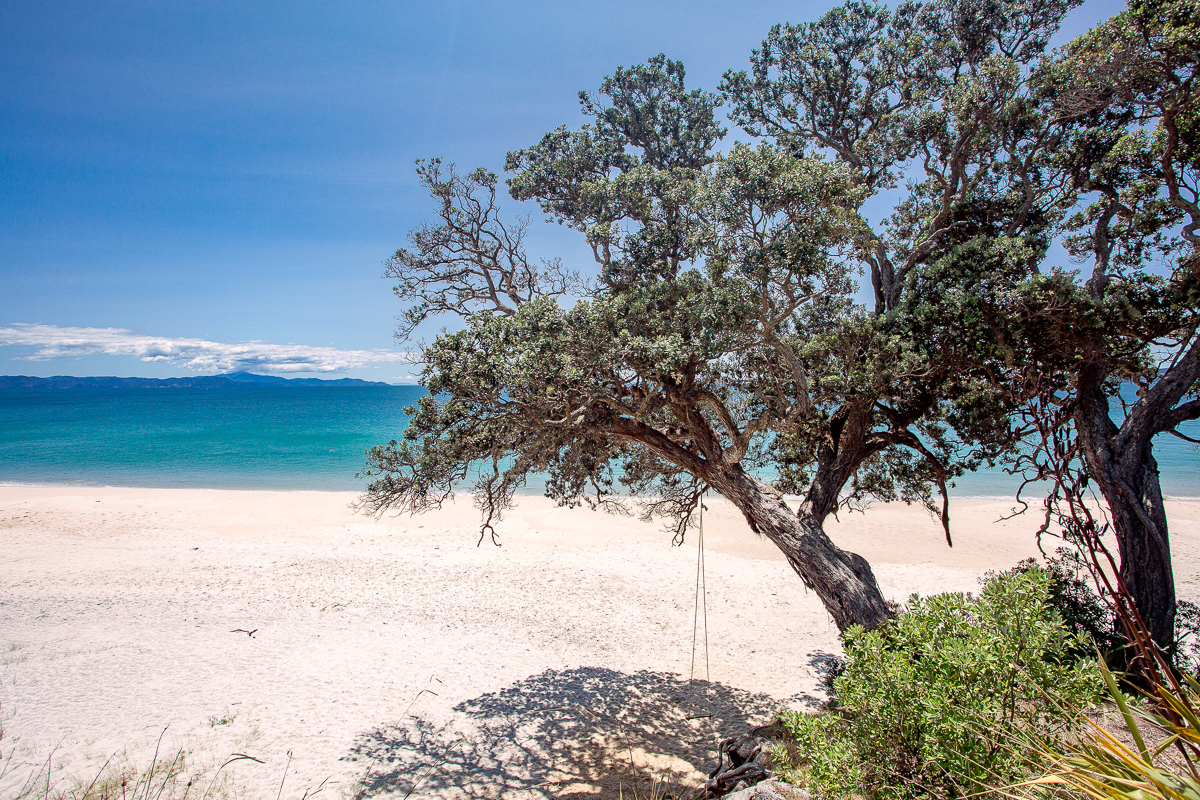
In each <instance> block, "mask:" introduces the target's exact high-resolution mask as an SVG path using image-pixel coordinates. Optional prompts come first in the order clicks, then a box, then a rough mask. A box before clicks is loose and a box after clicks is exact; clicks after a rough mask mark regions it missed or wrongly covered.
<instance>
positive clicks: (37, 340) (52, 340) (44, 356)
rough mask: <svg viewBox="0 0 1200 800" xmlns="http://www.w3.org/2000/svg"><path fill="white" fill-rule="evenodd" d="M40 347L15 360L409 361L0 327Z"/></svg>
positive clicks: (214, 365)
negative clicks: (89, 357)
mask: <svg viewBox="0 0 1200 800" xmlns="http://www.w3.org/2000/svg"><path fill="white" fill-rule="evenodd" d="M5 345H18V346H25V347H36V348H38V349H37V350H35V351H34V352H33V353H31V354H29V355H25V356H20V357H19V358H21V359H23V360H28V361H49V360H51V359H56V358H74V357H78V356H87V355H98V354H102V355H110V356H136V357H138V358H140V359H141V360H142V361H169V362H171V363H174V364H178V365H179V366H181V367H183V368H184V369H188V370H193V371H196V372H274V373H281V372H282V373H289V372H340V371H343V370H347V369H352V368H355V367H364V366H367V365H370V364H379V363H383V362H396V361H400V362H407V361H409V356H408V354H406V353H397V352H394V351H391V350H340V349H338V348H336V347H312V346H310V345H304V344H270V343H267V342H234V343H225V342H210V341H208V340H206V339H173V338H169V337H166V336H143V335H141V334H137V333H134V332H133V331H129V330H125V329H123V328H61V327H59V326H57V325H41V324H31V323H24V322H17V323H13V324H12V325H9V326H8V327H0V346H5Z"/></svg>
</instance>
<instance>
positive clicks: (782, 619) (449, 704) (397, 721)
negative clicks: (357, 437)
mask: <svg viewBox="0 0 1200 800" xmlns="http://www.w3.org/2000/svg"><path fill="white" fill-rule="evenodd" d="M353 499H354V496H353V495H352V494H339V493H318V492H311V493H310V492H235V491H198V490H153V489H91V488H89V489H80V488H30V487H0V554H2V555H0V722H2V725H3V729H4V738H3V739H2V740H0V763H4V762H7V763H8V765H9V773H8V774H7V775H6V776H4V777H3V778H0V797H9V796H12V795H13V794H14V793H15V791H16V786H17V784H18V783H19V782H20V780H22V779H24V777H25V776H26V775H28V774H29V771H30V770H31V769H36V768H37V767H36V766H33V764H34V762H35V761H38V762H39V763H41V764H43V765H44V763H45V762H46V759H47V757H48V756H49V757H50V760H51V765H52V768H53V780H54V781H55V782H56V783H60V785H68V779H69V776H72V775H76V776H84V775H87V776H90V775H92V774H94V773H95V772H96V770H98V769H99V768H100V765H102V764H103V763H104V762H105V760H106V759H108V758H109V757H110V756H112V755H113V754H114V753H117V754H118V756H117V758H118V760H120V759H121V758H125V759H128V760H129V761H131V762H133V763H135V764H139V765H142V766H144V765H146V764H148V763H149V762H150V758H151V755H152V753H153V751H154V747H155V743H156V741H157V740H158V738H159V735H160V734H161V733H162V731H163V729H164V728H166V734H165V735H164V736H163V738H162V752H161V754H160V757H161V755H167V756H168V757H171V756H173V755H174V753H175V752H176V751H177V750H178V749H180V748H183V749H185V750H186V751H187V752H188V758H189V759H190V763H192V764H195V765H203V764H210V765H213V764H217V765H219V764H220V763H221V762H222V761H223V760H225V759H226V758H228V757H229V756H230V755H231V754H233V753H244V754H246V755H250V756H253V757H254V758H256V759H259V760H261V761H262V762H263V763H256V762H253V761H249V760H242V761H238V762H236V763H234V764H231V765H230V766H229V767H228V768H227V769H226V774H228V775H229V776H231V777H232V778H233V779H234V780H235V781H236V782H237V783H238V784H239V785H241V786H243V787H244V788H246V789H247V790H248V792H249V793H250V794H251V795H253V796H259V797H275V796H276V795H277V793H278V794H279V795H280V796H282V797H285V798H297V799H298V798H301V797H302V796H304V794H305V793H306V792H308V793H309V795H310V796H311V793H312V792H313V791H314V790H316V789H318V788H320V787H322V786H323V788H322V791H321V794H320V795H319V796H320V797H337V796H343V795H352V794H354V793H355V792H358V791H360V790H365V793H366V794H367V795H370V796H376V795H383V796H388V795H390V794H394V795H395V796H397V797H402V796H404V794H405V793H406V792H407V791H408V790H409V789H410V788H411V787H412V785H413V782H417V781H419V782H420V785H419V786H418V789H417V791H416V792H415V793H414V796H417V797H430V796H443V797H462V796H471V797H475V796H479V797H492V796H505V797H569V796H579V797H587V796H591V797H594V796H598V795H603V796H613V795H615V789H616V787H617V785H618V784H619V782H620V781H622V780H625V781H628V780H630V778H629V775H628V771H629V769H630V764H631V762H632V764H633V767H634V768H635V769H636V770H638V771H642V772H645V771H646V770H659V769H665V768H669V769H673V770H675V771H676V772H678V773H680V774H683V775H685V776H690V777H691V778H692V779H694V780H698V779H699V778H700V777H701V776H700V770H707V769H709V768H710V767H711V766H712V760H711V759H712V755H713V752H714V750H713V745H714V744H715V742H716V740H717V739H719V738H722V737H724V736H728V735H731V734H734V733H738V732H740V731H742V730H744V728H745V727H746V726H747V724H750V723H758V722H761V721H765V720H766V719H768V718H769V716H770V715H771V713H772V712H773V711H774V710H775V709H777V708H779V707H780V706H782V705H784V704H793V705H799V704H803V703H804V702H806V701H808V700H810V699H811V698H814V697H818V696H819V695H820V691H819V688H818V684H819V674H820V667H821V665H822V664H823V663H824V662H825V661H826V660H827V659H828V658H829V656H830V654H833V653H837V652H838V650H839V645H838V641H837V636H836V634H837V631H836V628H835V627H834V626H833V625H832V624H831V623H830V621H829V618H828V616H827V615H826V614H825V612H824V610H823V609H822V607H821V605H820V603H819V602H818V601H817V599H816V597H815V596H814V595H813V594H811V593H808V592H806V591H805V590H804V588H803V586H802V585H801V583H800V581H799V579H798V578H797V577H796V576H795V575H794V574H793V573H791V572H790V570H789V569H788V567H787V565H786V564H785V563H784V562H783V561H782V558H781V557H780V556H779V554H778V552H777V551H775V549H774V548H773V546H771V545H770V544H769V543H768V542H766V541H763V540H759V539H757V538H756V537H755V536H754V535H753V534H752V533H750V532H749V530H748V529H747V528H746V526H745V524H744V522H742V520H741V519H740V517H739V516H738V515H737V514H736V512H734V511H733V510H732V508H731V507H729V506H728V505H726V504H725V503H724V502H723V501H720V500H717V501H710V509H711V510H710V512H709V513H708V515H707V518H706V532H705V538H706V545H707V551H706V552H707V557H706V578H707V613H708V665H709V666H708V674H709V676H710V677H711V682H706V681H703V680H699V681H695V682H692V683H690V684H689V681H688V677H689V669H690V662H691V658H692V629H693V610H694V606H693V597H694V589H695V580H696V555H697V553H696V547H695V541H696V540H695V538H694V534H692V537H691V538H690V539H689V542H688V544H687V545H686V546H684V547H683V548H673V547H671V546H670V537H669V536H668V535H666V534H663V533H662V532H661V531H659V530H658V529H657V527H656V526H654V525H648V524H643V523H641V522H639V521H637V520H635V519H631V518H623V517H616V516H611V515H607V514H603V513H595V512H591V511H588V510H586V509H573V510H572V509H558V508H555V507H553V505H552V504H551V503H550V502H549V501H546V500H543V499H540V498H529V499H526V500H523V501H522V502H521V505H520V507H519V508H518V509H517V510H516V511H515V512H513V513H512V514H510V515H509V516H508V517H507V518H506V519H505V521H504V522H503V523H502V524H501V525H500V526H499V527H498V530H499V532H500V535H501V538H502V542H503V546H502V547H499V548H497V547H493V546H492V545H491V544H490V543H487V542H485V543H484V544H483V546H481V547H476V541H477V539H478V533H477V520H478V516H477V512H476V511H475V510H474V509H473V508H472V507H471V506H470V504H469V503H467V502H460V503H459V505H458V506H457V507H454V508H448V509H446V510H444V511H442V512H438V513H431V514H428V515H425V516H422V517H407V516H403V517H398V518H385V519H383V520H380V521H376V520H372V519H369V518H364V517H361V516H356V515H355V514H354V513H353V512H352V511H351V510H350V509H349V508H348V504H349V503H350V502H351V501H352V500H353ZM1008 505H1009V504H1005V503H991V502H959V503H956V504H954V506H953V507H952V513H953V515H954V530H955V547H954V548H953V549H950V548H947V547H946V544H945V542H944V540H943V538H942V534H941V530H940V526H939V525H938V524H937V523H936V522H934V521H933V520H932V519H930V518H929V516H928V515H927V514H925V512H924V511H922V510H920V509H917V508H909V507H905V506H881V507H877V508H875V509H872V510H870V511H868V512H867V513H866V514H852V515H849V516H847V515H843V517H842V520H841V521H840V522H831V524H830V526H829V530H830V533H831V535H832V536H834V538H835V539H836V540H837V541H838V543H839V544H840V545H841V546H843V547H846V548H848V549H851V550H855V551H856V552H859V553H861V554H862V555H864V556H866V557H867V558H868V559H869V560H870V561H871V562H872V564H873V566H874V568H875V570H876V574H877V576H878V578H879V581H880V584H881V587H882V588H883V590H884V593H885V594H886V595H887V596H889V597H890V598H894V599H896V600H903V599H905V598H906V597H907V595H909V594H910V593H912V592H920V593H931V592H936V591H944V590H966V591H969V590H973V589H975V588H977V586H978V578H979V576H980V574H981V573H982V572H984V571H985V570H988V569H1003V568H1007V567H1010V566H1012V565H1013V564H1014V563H1016V562H1017V561H1018V560H1019V559H1021V558H1023V557H1026V556H1029V555H1035V554H1036V552H1037V547H1036V543H1035V542H1034V539H1033V533H1032V532H1033V531H1034V530H1035V529H1036V526H1037V522H1038V520H1037V518H1036V516H1035V514H1034V513H1033V512H1031V513H1030V514H1028V515H1026V516H1025V517H1022V518H1018V519H1016V520H1013V521H1008V522H1004V523H995V522H994V520H996V518H997V517H998V516H999V515H1000V514H1001V513H1002V512H1003V511H1004V510H1005V509H1007V508H1008ZM1170 513H1171V519H1172V541H1173V547H1174V551H1175V557H1176V572H1177V575H1176V576H1177V583H1178V585H1179V589H1180V594H1181V596H1184V597H1196V596H1197V595H1200V591H1198V589H1200V587H1198V586H1197V581H1200V547H1198V546H1197V545H1198V544H1200V504H1193V503H1173V504H1171V506H1170ZM238 628H240V629H244V630H247V631H254V634H253V636H248V635H247V634H245V633H236V632H233V631H234V630H235V629H238ZM697 661H698V664H697V668H696V674H697V677H698V678H701V679H702V678H704V677H705V666H704V648H703V643H702V645H701V648H700V651H699V652H698V654H697ZM708 715H711V716H708ZM688 717H695V719H688ZM289 753H290V757H289ZM285 770H286V777H285ZM281 781H282V791H280V784H281ZM323 782H324V783H323Z"/></svg>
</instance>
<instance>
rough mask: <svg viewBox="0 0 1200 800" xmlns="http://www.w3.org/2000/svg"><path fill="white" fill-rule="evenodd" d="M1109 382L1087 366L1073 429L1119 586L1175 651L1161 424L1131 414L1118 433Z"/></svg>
mask: <svg viewBox="0 0 1200 800" xmlns="http://www.w3.org/2000/svg"><path fill="white" fill-rule="evenodd" d="M1169 377H1175V376H1169ZM1103 378H1104V370H1103V369H1102V368H1101V367H1098V366H1089V367H1085V368H1084V369H1083V370H1081V372H1080V374H1079V376H1078V383H1077V396H1078V402H1077V404H1076V410H1075V426H1076V430H1077V431H1078V434H1079V444H1080V452H1081V454H1082V456H1083V460H1084V462H1085V463H1086V465H1087V470H1088V474H1089V475H1090V476H1091V477H1092V479H1093V480H1094V481H1095V482H1096V484H1097V486H1098V487H1099V489H1100V493H1101V494H1102V495H1103V496H1104V500H1105V502H1106V503H1107V504H1108V508H1109V515H1110V521H1111V524H1112V528H1113V532H1114V534H1115V536H1116V539H1117V548H1118V552H1119V554H1120V567H1119V569H1120V576H1121V581H1122V582H1123V583H1124V584H1125V588H1126V590H1127V591H1128V592H1129V594H1130V595H1131V596H1132V597H1133V600H1134V603H1135V604H1136V605H1137V609H1138V613H1139V614H1141V616H1142V618H1143V619H1144V620H1145V621H1146V624H1147V625H1149V626H1150V631H1151V634H1152V635H1153V636H1154V640H1155V641H1156V642H1157V643H1158V644H1159V645H1160V646H1161V647H1163V648H1164V649H1166V650H1167V651H1171V650H1172V649H1173V648H1174V646H1175V613H1176V598H1175V575H1174V571H1173V569H1172V567H1171V544H1170V538H1169V535H1168V527H1167V512H1166V507H1165V505H1164V503H1163V496H1162V488H1161V485H1160V481H1159V473H1158V462H1157V461H1155V459H1154V454H1153V449H1152V441H1153V439H1152V437H1153V435H1154V434H1155V433H1157V432H1159V431H1158V430H1157V428H1159V427H1161V425H1162V421H1161V420H1156V422H1158V424H1157V425H1152V424H1149V420H1147V421H1146V422H1145V423H1143V418H1144V417H1145V414H1138V413H1131V414H1129V415H1128V416H1127V417H1126V419H1125V422H1124V424H1122V425H1121V427H1117V425H1116V424H1115V423H1114V422H1113V421H1112V419H1111V417H1110V415H1109V404H1108V398H1107V396H1106V395H1105V393H1104V386H1103ZM1155 388H1156V389H1157V388H1158V387H1155ZM1158 393H1159V394H1162V393H1163V392H1162V391H1161V390H1160V391H1159V392H1158ZM1154 399H1157V398H1154V397H1151V396H1150V395H1147V397H1146V398H1143V400H1141V401H1139V403H1138V406H1143V407H1144V406H1148V405H1151V401H1152V400H1154ZM1135 408H1136V406H1135Z"/></svg>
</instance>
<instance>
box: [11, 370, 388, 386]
mask: <svg viewBox="0 0 1200 800" xmlns="http://www.w3.org/2000/svg"><path fill="white" fill-rule="evenodd" d="M389 385H390V384H387V383H382V382H380V381H364V380H360V379H359V378H338V379H337V380H323V379H321V378H280V377H277V376H275V375H254V374H251V373H249V372H230V373H228V374H225V375H197V376H196V377H189V378H113V377H104V378H75V377H72V376H70V375H55V376H54V377H53V378H32V377H29V376H28V375H0V389H246V388H251V389H252V388H255V387H261V386H284V387H292V386H327V387H328V386H389Z"/></svg>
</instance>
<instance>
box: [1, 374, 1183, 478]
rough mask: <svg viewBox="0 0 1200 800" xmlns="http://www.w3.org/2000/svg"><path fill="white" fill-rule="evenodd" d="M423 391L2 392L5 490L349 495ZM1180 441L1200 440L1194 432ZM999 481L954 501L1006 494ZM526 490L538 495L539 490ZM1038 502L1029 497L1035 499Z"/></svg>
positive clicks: (1165, 467)
mask: <svg viewBox="0 0 1200 800" xmlns="http://www.w3.org/2000/svg"><path fill="white" fill-rule="evenodd" d="M424 391H425V390H424V389H422V388H421V387H419V386H387V387H382V386H381V387H347V388H325V387H288V388H270V387H264V388H238V389H60V390H53V391H41V390H29V389H22V390H0V482H4V483H30V484H80V485H95V486H146V487H176V488H215V489H318V490H338V491H347V490H348V491H356V490H360V489H362V488H363V487H364V485H365V481H364V480H362V479H360V478H355V477H354V475H355V473H356V472H358V471H359V470H360V469H361V468H362V467H363V464H364V462H365V458H364V451H365V450H366V449H367V448H369V447H372V446H374V445H377V444H384V443H386V442H387V441H388V440H389V439H394V438H396V439H398V438H399V437H400V435H401V433H403V431H404V426H405V423H406V420H407V418H406V417H405V415H404V410H403V409H404V407H405V406H408V405H411V404H413V403H414V402H415V401H416V399H417V398H418V397H420V396H421V395H422V394H424ZM1185 431H1186V432H1187V433H1188V434H1189V435H1191V436H1193V437H1194V438H1200V423H1195V422H1194V423H1189V424H1188V426H1187V427H1186V428H1185ZM1155 455H1156V457H1157V458H1158V462H1159V468H1160V471H1161V473H1162V483H1163V491H1164V493H1166V494H1167V495H1168V496H1171V497H1180V498H1184V497H1186V498H1200V451H1198V450H1197V447H1196V446H1195V445H1192V444H1189V443H1187V442H1184V441H1182V440H1180V439H1177V438H1175V437H1173V436H1160V437H1159V438H1158V439H1157V440H1156V442H1155ZM1015 488H1016V482H1015V481H1014V479H1013V478H1012V477H1010V476H1008V475H1005V474H1004V473H1002V472H999V471H992V472H981V473H976V474H974V475H968V476H966V477H964V478H962V479H960V480H959V481H958V485H957V486H956V487H955V488H954V489H953V490H952V493H953V494H954V495H956V496H959V497H998V498H1008V497H1011V496H1012V493H1013V491H1014V490H1015ZM528 490H529V491H531V492H534V493H538V494H540V493H541V491H542V486H541V483H540V481H538V482H531V485H530V486H529V487H528ZM1031 497H1034V495H1031Z"/></svg>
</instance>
